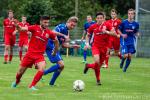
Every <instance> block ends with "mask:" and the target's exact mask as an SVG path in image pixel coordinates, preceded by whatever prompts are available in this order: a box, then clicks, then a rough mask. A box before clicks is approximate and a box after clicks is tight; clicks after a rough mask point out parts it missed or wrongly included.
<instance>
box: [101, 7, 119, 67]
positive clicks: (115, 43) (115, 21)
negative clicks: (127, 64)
mask: <svg viewBox="0 0 150 100" xmlns="http://www.w3.org/2000/svg"><path fill="white" fill-rule="evenodd" d="M111 18H112V19H110V20H107V22H108V23H110V24H111V25H112V29H113V31H114V32H115V33H116V36H110V37H109V48H110V49H112V48H113V49H114V51H115V55H117V56H118V57H119V58H120V59H121V54H120V52H119V51H120V36H119V34H118V27H119V25H120V24H121V20H120V19H119V18H117V11H116V10H115V9H112V10H111ZM109 56H110V53H108V54H107V56H106V59H105V61H104V63H105V64H104V66H103V67H106V68H108V60H109Z"/></svg>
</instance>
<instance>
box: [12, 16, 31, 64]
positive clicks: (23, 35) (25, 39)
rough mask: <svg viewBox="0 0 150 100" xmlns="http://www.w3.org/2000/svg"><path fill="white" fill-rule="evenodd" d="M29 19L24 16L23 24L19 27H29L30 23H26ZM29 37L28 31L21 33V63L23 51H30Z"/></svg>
mask: <svg viewBox="0 0 150 100" xmlns="http://www.w3.org/2000/svg"><path fill="white" fill-rule="evenodd" d="M26 20H27V17H26V16H22V22H20V23H19V26H21V27H28V26H29V23H28V22H27V21H26ZM16 32H18V30H16V31H15V32H14V34H15V33H16ZM28 36H29V32H28V31H20V33H19V45H18V46H19V58H20V61H21V60H22V52H23V49H24V50H25V52H27V49H28Z"/></svg>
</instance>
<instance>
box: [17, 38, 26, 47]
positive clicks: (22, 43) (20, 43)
mask: <svg viewBox="0 0 150 100" xmlns="http://www.w3.org/2000/svg"><path fill="white" fill-rule="evenodd" d="M23 46H28V39H22V40H20V41H19V47H23Z"/></svg>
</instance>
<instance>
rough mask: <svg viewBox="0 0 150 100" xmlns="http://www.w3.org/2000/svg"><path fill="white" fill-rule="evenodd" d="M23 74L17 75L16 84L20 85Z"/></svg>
mask: <svg viewBox="0 0 150 100" xmlns="http://www.w3.org/2000/svg"><path fill="white" fill-rule="evenodd" d="M21 77H22V74H18V73H17V74H16V84H19V82H20V79H21Z"/></svg>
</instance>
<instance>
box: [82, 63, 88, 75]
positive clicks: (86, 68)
mask: <svg viewBox="0 0 150 100" xmlns="http://www.w3.org/2000/svg"><path fill="white" fill-rule="evenodd" d="M88 69H89V68H88V67H87V63H86V64H85V67H84V71H83V73H84V74H86V73H87V71H88Z"/></svg>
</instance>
